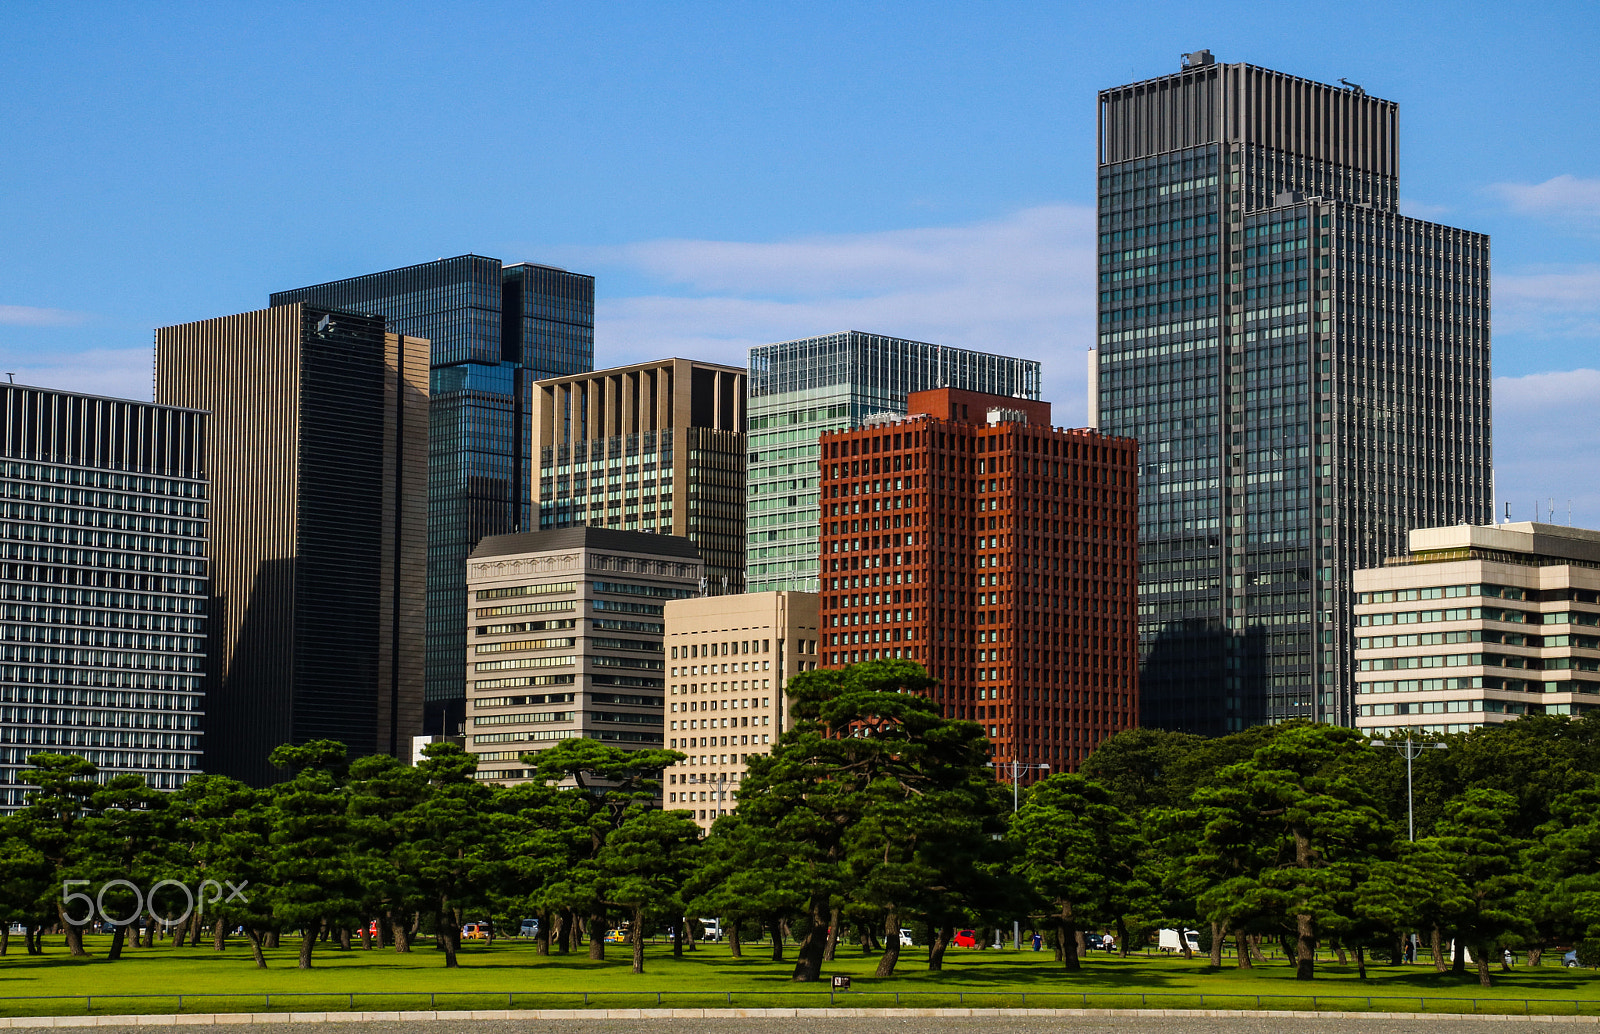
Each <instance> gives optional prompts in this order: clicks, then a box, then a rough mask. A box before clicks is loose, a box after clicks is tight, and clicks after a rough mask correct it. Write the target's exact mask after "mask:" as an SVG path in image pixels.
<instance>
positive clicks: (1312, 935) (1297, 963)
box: [1294, 912, 1317, 980]
mask: <svg viewBox="0 0 1600 1034" xmlns="http://www.w3.org/2000/svg"><path fill="white" fill-rule="evenodd" d="M1294 932H1295V946H1294V978H1295V979H1296V980H1313V979H1315V978H1316V975H1317V956H1316V951H1317V930H1316V927H1315V925H1313V923H1312V920H1311V916H1309V915H1307V914H1306V913H1304V912H1301V913H1300V914H1299V915H1297V916H1295V917H1294Z"/></svg>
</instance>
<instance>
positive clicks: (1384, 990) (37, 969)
mask: <svg viewBox="0 0 1600 1034" xmlns="http://www.w3.org/2000/svg"><path fill="white" fill-rule="evenodd" d="M49 940H50V944H49V947H48V948H47V949H46V951H47V954H45V955H43V956H33V957H29V956H27V955H24V954H22V953H21V951H20V947H19V945H18V942H17V941H15V940H14V941H13V942H12V952H11V954H9V955H8V956H6V957H5V958H3V959H0V1015H12V1016H15V1015H52V1014H54V1015H66V1014H81V1013H83V1012H84V1011H85V1002H84V998H83V996H85V995H91V996H103V997H96V998H95V1000H94V1001H93V1003H92V1005H91V1006H89V1007H90V1008H91V1009H92V1011H94V1012H96V1013H128V1012H174V1011H178V1010H179V1008H180V1006H179V1003H178V1001H177V997H176V996H177V995H179V994H182V995H184V996H185V998H184V1000H183V1002H182V1005H181V1009H182V1011H185V1012H224V1011H267V1010H268V1009H270V1010H273V1011H279V1010H289V1009H293V1010H297V1011H325V1010H333V1009H348V1008H351V1002H352V1000H351V998H350V997H349V996H350V995H351V994H352V993H353V994H354V995H355V998H354V1007H355V1008H358V1009H365V1010H388V1009H418V1008H430V1007H436V1008H440V1009H465V1008H478V1009H493V1008H506V1007H507V1005H508V1003H509V1004H510V1005H512V1006H515V1007H520V1008H539V1007H543V1008H566V1007H573V1006H581V1005H584V1004H585V994H587V996H588V997H587V1004H588V1005H590V1006H597V1007H599V1006H610V1007H629V1006H640V1005H650V1006H654V1005H655V1004H656V1003H657V994H658V993H659V995H660V996H661V997H660V1001H661V1004H663V1005H667V1006H678V1007H700V1006H723V1007H726V1006H728V1005H730V1004H731V1005H733V1006H737V1007H745V1008H750V1007H759V1006H766V1005H773V1006H777V1005H782V1006H790V1005H826V1004H828V1002H829V991H828V987H827V984H826V982H824V984H822V985H812V986H811V987H801V988H797V987H796V986H795V985H793V984H792V983H790V981H789V964H784V963H774V962H772V961H771V959H770V957H769V954H770V949H769V948H768V947H767V946H766V945H757V946H754V947H753V950H747V952H746V955H745V957H744V958H743V959H734V958H732V957H731V956H730V955H729V953H728V949H727V946H726V945H715V946H709V947H704V946H703V947H701V948H700V949H699V950H698V951H695V952H693V953H686V954H685V957H684V958H683V959H682V960H675V959H673V958H672V952H671V949H670V947H668V946H665V945H651V946H650V947H649V948H648V949H647V951H646V964H645V969H646V972H645V973H644V974H643V975H639V976H636V975H634V974H633V973H632V972H630V956H629V951H628V947H627V946H626V945H608V946H607V950H608V954H609V956H610V957H609V958H607V959H606V960H605V961H603V962H591V961H590V960H589V959H588V958H587V957H586V956H584V955H573V956H566V957H561V956H550V957H548V958H540V957H539V956H537V955H536V954H535V953H534V950H533V945H532V944H531V943H529V942H524V941H499V942H496V943H495V944H494V945H493V946H488V945H484V944H481V943H475V944H469V945H466V946H464V947H463V949H462V953H461V968H459V969H457V970H454V971H450V970H446V969H445V968H444V966H443V957H442V955H441V954H440V953H439V952H438V951H437V950H436V949H434V948H433V947H431V946H425V947H418V948H417V949H416V950H414V951H413V952H411V953H410V954H409V955H399V954H396V953H395V952H393V951H363V950H361V949H360V948H359V947H358V948H356V949H355V950H352V951H348V952H344V951H339V950H338V949H337V948H330V947H325V946H322V945H319V946H318V949H317V952H316V955H315V957H314V966H315V968H314V969H312V970H311V971H310V972H302V971H300V970H297V969H296V968H295V949H294V946H293V944H292V943H291V942H290V941H288V940H286V941H285V946H284V947H283V948H281V949H279V950H277V951H274V952H269V953H268V955H269V958H268V963H269V966H270V968H269V969H266V970H258V969H256V968H255V966H254V965H253V963H252V961H251V956H250V950H249V947H248V945H247V944H245V943H244V942H243V941H234V942H231V943H230V946H229V948H228V950H227V951H225V952H221V953H219V952H216V951H214V950H212V949H211V947H210V946H209V945H206V946H203V947H199V948H184V949H180V950H174V949H172V948H170V947H166V946H162V947H158V948H154V949H127V951H126V952H125V955H124V958H123V959H122V960H121V961H119V962H107V961H105V960H104V958H102V957H100V956H102V955H103V953H104V951H105V949H106V946H107V944H108V942H109V938H105V937H90V938H88V945H87V946H88V948H89V950H90V951H91V952H93V953H95V955H96V957H95V958H91V959H76V960H75V959H71V958H69V957H68V956H67V954H66V949H65V948H64V947H63V946H62V943H61V939H60V938H59V937H52V938H50V939H49ZM792 958H793V948H792V947H791V948H790V959H791V960H792ZM876 965H877V958H876V957H875V956H874V957H871V958H863V957H862V955H861V953H860V950H859V949H858V948H856V947H853V946H852V947H841V950H840V953H839V958H838V960H837V961H835V962H834V963H831V964H829V965H827V966H826V967H825V973H826V974H827V975H828V976H832V975H835V974H838V975H848V976H850V977H851V978H852V982H853V986H852V989H851V990H850V991H849V992H841V993H840V994H839V995H838V996H837V1000H838V1003H839V1004H841V1005H843V1004H849V1005H858V1006H886V1005H887V1006H892V1005H895V1004H897V999H896V997H895V996H896V995H897V994H898V996H899V998H898V1004H900V1005H905V1006H942V1005H956V1004H958V1003H962V1004H966V1005H971V1006H980V1007H992V1006H1018V1005H1022V1004H1024V1003H1023V999H1022V998H1021V996H1022V995H1023V994H1026V995H1027V999H1026V1004H1027V1005H1028V1006H1029V1007H1034V1008H1043V1007H1072V1008H1075V1007H1082V1006H1089V1007H1091V1008H1138V1007H1140V1006H1148V1007H1161V1008H1182V1007H1191V1008H1199V1007H1201V1006H1202V1005H1203V1006H1204V1007H1206V1008H1257V1007H1258V1004H1259V1007H1261V1008H1280V1009H1309V1008H1320V1009H1324V1010H1327V1009H1367V1008H1372V1009H1377V1010H1391V1011H1417V1010H1425V1011H1429V1012H1434V1011H1437V1012H1471V1011H1479V1012H1515V1013H1521V1012H1524V1011H1525V1010H1526V1011H1529V1012H1533V1013H1566V1014H1572V1013H1574V1012H1579V1013H1584V1014H1595V1015H1600V977H1597V975H1596V974H1595V973H1593V972H1591V971H1588V970H1575V969H1564V968H1562V967H1561V966H1560V965H1559V958H1556V959H1554V960H1552V961H1550V962H1547V963H1546V965H1544V966H1541V967H1537V968H1529V967H1524V966H1518V967H1516V968H1515V969H1514V970H1512V972H1510V973H1501V972H1500V971H1499V967H1498V966H1497V967H1496V968H1495V982H1496V986H1495V987H1494V988H1492V989H1490V990H1484V989H1482V988H1480V987H1478V984H1477V979H1476V976H1475V975H1473V974H1470V973H1469V975H1468V977H1467V978H1466V979H1465V980H1462V979H1461V978H1457V977H1452V976H1450V975H1449V974H1442V975H1441V974H1438V973H1435V972H1434V971H1433V968H1432V967H1431V966H1427V965H1416V966H1369V968H1368V975H1369V979H1368V980H1366V981H1365V982H1363V981H1361V980H1359V979H1358V978H1357V977H1356V975H1355V968H1354V966H1349V967H1341V966H1338V965H1337V964H1335V963H1333V962H1331V961H1324V962H1321V963H1320V964H1319V966H1318V973H1319V977H1318V979H1317V980H1316V981H1315V982H1314V983H1313V984H1311V985H1307V984H1302V983H1297V982H1296V981H1295V980H1294V977H1293V971H1292V969H1291V968H1290V967H1289V966H1287V965H1286V964H1285V963H1284V962H1283V961H1282V960H1278V961H1275V962H1271V963H1269V964H1267V965H1265V966H1258V967H1257V968H1256V969H1254V970H1251V971H1248V972H1240V971H1239V970H1237V969H1234V968H1233V967H1232V966H1231V965H1229V966H1227V967H1225V968H1224V969H1222V970H1221V971H1218V972H1210V971H1208V970H1207V968H1206V966H1205V965H1204V964H1203V961H1201V960H1196V961H1194V962H1188V961H1185V960H1184V959H1183V958H1181V957H1178V956H1172V957H1162V956H1155V957H1143V956H1137V957H1134V958H1130V959H1118V958H1116V957H1114V956H1108V955H1102V954H1099V953H1096V954H1094V955H1092V956H1091V957H1090V958H1089V959H1088V960H1087V961H1086V963H1085V965H1084V968H1083V970H1082V971H1080V972H1079V973H1076V974H1070V975H1069V974H1067V973H1065V972H1063V971H1062V969H1061V967H1060V966H1059V965H1058V964H1056V963H1055V962H1054V960H1053V959H1052V957H1051V954H1050V953H1049V952H1048V951H1043V952H1038V953H1035V952H1032V951H1027V950H1024V951H1022V952H1020V953H1016V952H1011V951H998V952H997V951H993V950H985V951H975V950H970V949H968V950H961V949H952V950H951V951H950V953H949V954H948V955H947V956H946V959H945V970H944V972H942V973H929V972H928V971H927V969H926V955H925V949H922V948H909V949H906V950H905V951H904V953H903V954H902V955H901V961H900V967H899V970H898V973H897V975H896V976H894V977H892V978H889V979H886V980H879V979H876V978H874V977H873V976H872V971H873V969H874V968H875V966H876ZM268 994H270V995H274V996H276V997H273V998H272V999H271V1001H270V1004H269V1003H268V1001H267V999H266V997H265V996H266V995H268ZM430 994H431V995H432V997H431V998H430ZM120 995H140V996H148V997H140V998H118V997H115V996H120ZM202 995H203V996H223V997H194V996H202ZM291 995H293V996H310V997H288V996H291ZM1202 995H1203V996H1204V998H1203V999H1202ZM1312 995H1315V996H1316V1001H1315V1002H1313V1001H1312V997H1311V996H1312ZM39 996H70V997H62V998H59V999H57V1000H53V1001H50V1000H47V1001H38V1000H34V1001H28V1000H25V999H28V998H37V997H39ZM1257 996H1260V999H1259V1003H1258V999H1257ZM1369 996H1370V997H1371V1003H1370V1005H1369V1004H1368V997H1369ZM1525 1000H1526V1002H1527V1004H1524V1003H1525Z"/></svg>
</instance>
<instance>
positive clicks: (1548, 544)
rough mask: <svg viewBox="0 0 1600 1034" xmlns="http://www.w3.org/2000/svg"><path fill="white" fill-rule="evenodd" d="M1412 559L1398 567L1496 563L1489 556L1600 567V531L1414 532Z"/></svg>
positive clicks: (1510, 527)
mask: <svg viewBox="0 0 1600 1034" xmlns="http://www.w3.org/2000/svg"><path fill="white" fill-rule="evenodd" d="M1410 544H1411V555H1410V556H1409V557H1405V558H1399V559H1397V560H1396V561H1394V562H1397V563H1433V562H1440V561H1446V560H1465V559H1495V558H1494V557H1491V556H1486V555H1485V554H1491V553H1500V554H1508V553H1514V554H1523V555H1524V556H1527V557H1542V558H1548V559H1550V560H1552V561H1561V560H1576V561H1579V562H1586V563H1600V531H1590V530H1589V529H1587V528H1572V527H1568V526H1566V525H1562V524H1538V523H1535V522H1533V521H1523V522H1520V523H1517V524H1487V525H1485V524H1456V525H1452V526H1450V527H1444V528H1413V529H1412V530H1411V536H1410Z"/></svg>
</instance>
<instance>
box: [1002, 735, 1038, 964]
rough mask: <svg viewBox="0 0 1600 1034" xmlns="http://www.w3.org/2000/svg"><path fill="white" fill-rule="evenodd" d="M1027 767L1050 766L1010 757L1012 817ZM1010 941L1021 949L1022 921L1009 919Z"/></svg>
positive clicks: (1018, 949)
mask: <svg viewBox="0 0 1600 1034" xmlns="http://www.w3.org/2000/svg"><path fill="white" fill-rule="evenodd" d="M991 763H992V762H991ZM1028 768H1037V769H1042V770H1043V771H1046V772H1048V771H1050V766H1049V765H1046V764H1042V763H1041V764H1033V763H1032V762H1027V761H1018V760H1017V759H1016V758H1012V759H1011V814H1012V816H1013V817H1015V816H1016V814H1017V808H1018V807H1019V806H1020V804H1021V800H1022V797H1021V789H1020V787H1019V785H1018V784H1019V783H1020V781H1021V776H1022V771H1023V769H1028ZM1011 943H1012V945H1013V946H1014V947H1015V948H1016V950H1017V951H1021V950H1022V921H1021V920H1019V919H1013V920H1011ZM999 944H1000V942H999V941H998V940H996V941H995V946H996V947H999Z"/></svg>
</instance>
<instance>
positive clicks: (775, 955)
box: [772, 916, 783, 962]
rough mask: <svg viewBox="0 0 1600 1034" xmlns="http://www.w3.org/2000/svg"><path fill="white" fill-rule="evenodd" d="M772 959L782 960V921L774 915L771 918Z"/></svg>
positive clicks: (774, 960) (775, 960)
mask: <svg viewBox="0 0 1600 1034" xmlns="http://www.w3.org/2000/svg"><path fill="white" fill-rule="evenodd" d="M772 961H773V962H782V961H783V921H782V920H780V919H778V918H777V917H776V916H774V917H773V919H772Z"/></svg>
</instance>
